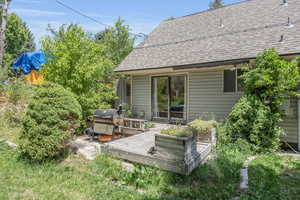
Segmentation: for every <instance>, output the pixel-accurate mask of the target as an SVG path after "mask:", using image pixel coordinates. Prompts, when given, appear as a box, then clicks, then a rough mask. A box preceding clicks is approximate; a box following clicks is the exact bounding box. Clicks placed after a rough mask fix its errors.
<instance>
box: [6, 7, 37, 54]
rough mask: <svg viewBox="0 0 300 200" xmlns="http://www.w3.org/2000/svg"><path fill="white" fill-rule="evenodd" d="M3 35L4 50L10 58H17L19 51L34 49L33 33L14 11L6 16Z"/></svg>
mask: <svg viewBox="0 0 300 200" xmlns="http://www.w3.org/2000/svg"><path fill="white" fill-rule="evenodd" d="M5 35H6V45H5V52H6V54H10V56H11V57H12V59H15V58H17V57H18V56H20V54H21V53H24V52H29V51H34V50H35V43H34V37H33V34H32V33H31V31H30V30H29V28H28V26H27V24H26V23H25V22H24V21H22V19H21V18H20V17H19V16H17V15H16V14H15V13H12V14H10V15H9V16H8V20H7V26H6V30H5Z"/></svg>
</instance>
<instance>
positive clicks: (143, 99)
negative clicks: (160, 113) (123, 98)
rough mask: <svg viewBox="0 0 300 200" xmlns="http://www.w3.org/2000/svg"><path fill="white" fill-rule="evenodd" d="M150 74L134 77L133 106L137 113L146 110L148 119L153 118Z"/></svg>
mask: <svg viewBox="0 0 300 200" xmlns="http://www.w3.org/2000/svg"><path fill="white" fill-rule="evenodd" d="M150 92H151V86H150V76H133V77H132V106H133V110H134V111H135V112H137V113H141V112H145V115H146V116H145V117H146V119H147V120H150V119H151V93H150Z"/></svg>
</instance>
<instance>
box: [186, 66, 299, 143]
mask: <svg viewBox="0 0 300 200" xmlns="http://www.w3.org/2000/svg"><path fill="white" fill-rule="evenodd" d="M241 94H242V93H224V92H223V69H219V70H211V71H199V72H190V73H189V98H188V99H189V121H192V120H194V119H196V118H198V117H201V116H204V117H206V116H209V117H210V116H211V115H213V116H214V117H215V119H216V120H218V121H224V120H225V118H226V117H227V115H228V114H229V112H230V111H231V109H232V107H233V106H234V104H235V103H236V102H237V101H238V100H239V98H240V96H241ZM290 106H291V110H292V112H293V114H292V115H291V116H287V117H285V118H284V121H283V122H282V123H281V126H282V128H283V129H284V131H285V133H286V135H285V136H284V137H282V139H283V140H285V141H287V142H289V143H298V122H297V119H298V108H297V99H296V98H291V104H290ZM206 113H208V114H206Z"/></svg>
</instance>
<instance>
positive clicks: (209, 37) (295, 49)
mask: <svg viewBox="0 0 300 200" xmlns="http://www.w3.org/2000/svg"><path fill="white" fill-rule="evenodd" d="M287 2H288V4H287V5H283V0H248V1H244V2H241V3H236V4H233V5H230V6H225V7H223V8H219V9H216V10H209V11H203V12H200V13H195V14H192V15H188V16H184V17H180V18H176V19H173V20H167V21H163V22H162V23H161V24H160V25H159V26H158V27H157V28H156V29H155V30H154V31H153V32H152V33H151V34H150V35H149V36H148V38H147V39H146V40H145V41H144V43H143V44H141V45H140V46H138V47H137V48H135V49H134V50H133V51H132V53H130V54H129V56H128V57H127V58H126V59H125V60H124V61H123V62H122V63H121V65H120V66H119V67H118V68H117V69H116V71H130V70H142V69H155V68H163V67H173V66H186V65H191V64H201V63H210V62H218V61H226V60H234V59H242V58H252V57H255V56H256V55H257V53H259V52H261V51H263V50H264V49H266V48H275V49H276V50H277V51H278V52H279V53H280V54H294V53H300V0H287ZM288 19H290V22H291V24H292V25H291V26H288ZM282 35H283V41H281V37H282Z"/></svg>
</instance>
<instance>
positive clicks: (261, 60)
mask: <svg viewBox="0 0 300 200" xmlns="http://www.w3.org/2000/svg"><path fill="white" fill-rule="evenodd" d="M244 70H245V73H244V74H243V75H242V77H241V78H242V80H243V82H244V85H243V88H244V95H243V96H242V98H241V99H240V100H239V102H238V103H237V104H236V105H235V106H234V108H233V110H232V111H231V113H230V114H229V116H228V120H227V122H226V132H227V134H229V136H230V137H232V138H233V140H235V139H236V138H244V139H246V140H247V141H249V142H250V143H252V144H255V145H256V150H258V151H275V150H277V149H278V147H279V144H280V143H279V141H280V136H282V135H283V130H282V129H281V128H280V126H279V123H280V122H281V121H282V118H283V116H284V114H283V112H282V110H281V105H282V104H284V101H285V100H286V99H288V98H289V97H290V95H295V94H296V92H295V91H296V87H297V85H298V83H299V80H300V75H299V69H298V62H297V61H296V60H293V61H287V60H283V59H282V58H280V57H279V55H278V53H277V52H276V51H275V50H272V49H271V50H266V51H264V52H263V53H262V54H259V56H258V57H257V59H256V61H255V64H254V65H253V66H252V67H251V66H248V68H245V69H244Z"/></svg>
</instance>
